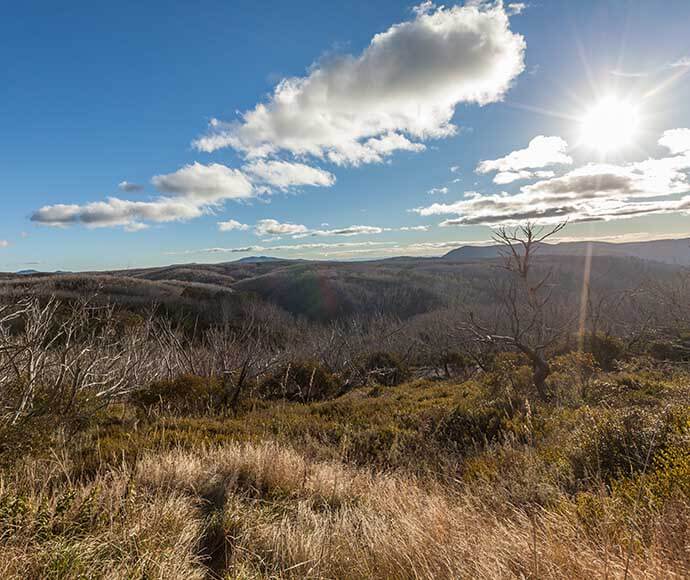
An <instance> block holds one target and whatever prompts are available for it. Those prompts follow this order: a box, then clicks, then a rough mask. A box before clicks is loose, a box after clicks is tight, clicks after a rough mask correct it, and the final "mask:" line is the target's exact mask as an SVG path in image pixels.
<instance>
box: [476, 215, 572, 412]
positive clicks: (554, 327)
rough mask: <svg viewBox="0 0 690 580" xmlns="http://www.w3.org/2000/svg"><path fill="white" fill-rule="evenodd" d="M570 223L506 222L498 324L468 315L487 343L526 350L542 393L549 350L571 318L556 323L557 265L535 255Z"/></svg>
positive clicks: (500, 238) (499, 237) (501, 233)
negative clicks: (538, 261)
mask: <svg viewBox="0 0 690 580" xmlns="http://www.w3.org/2000/svg"><path fill="white" fill-rule="evenodd" d="M565 225H566V223H560V224H558V225H556V226H553V227H551V228H548V229H547V228H543V227H538V226H536V225H535V224H532V223H527V224H525V225H522V226H518V227H516V228H511V229H508V228H505V227H502V228H500V229H498V230H497V232H496V233H495V235H494V240H495V241H496V242H497V243H498V244H499V246H500V249H499V252H500V254H501V257H502V258H503V263H502V266H501V267H502V269H503V270H505V271H506V272H507V273H508V278H507V280H501V281H498V282H496V283H495V284H494V291H495V294H496V299H497V307H498V309H497V312H496V314H495V317H496V320H494V321H493V324H489V323H487V322H482V321H479V320H477V317H476V316H475V315H474V313H470V315H469V328H470V330H471V331H472V332H473V334H474V335H475V337H476V339H477V340H479V341H483V342H488V343H497V342H502V343H505V344H508V345H510V346H512V347H513V348H515V349H517V350H518V351H520V352H521V353H523V354H524V355H525V356H526V357H527V359H528V360H529V362H530V365H531V366H532V380H533V382H534V385H535V387H536V389H537V392H538V394H539V397H540V398H542V399H544V398H546V397H547V396H548V393H547V388H546V379H547V377H548V376H549V374H550V373H551V368H550V366H549V363H548V360H547V356H546V351H547V349H548V348H549V347H550V346H552V345H553V344H554V343H555V341H556V340H557V339H558V338H559V337H560V336H561V335H562V333H563V332H564V330H566V329H567V328H568V326H569V324H554V314H555V312H554V311H553V310H552V307H553V293H554V285H553V284H552V283H551V277H552V273H553V272H552V270H551V269H547V270H546V271H544V270H541V271H540V270H539V269H538V268H536V267H535V264H534V257H535V254H536V253H537V252H538V250H539V246H540V245H541V244H543V243H544V242H545V241H546V240H547V239H548V238H550V237H551V236H553V235H555V234H557V233H558V232H560V231H561V230H562V229H563V228H564V227H565Z"/></svg>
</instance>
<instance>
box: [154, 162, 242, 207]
mask: <svg viewBox="0 0 690 580" xmlns="http://www.w3.org/2000/svg"><path fill="white" fill-rule="evenodd" d="M151 182H152V183H153V185H155V186H156V188H157V189H158V190H159V191H161V192H164V193H173V194H175V195H178V196H181V197H184V198H186V199H188V200H190V201H193V202H195V203H201V204H215V203H219V202H222V201H224V200H227V199H246V198H249V197H253V196H254V195H256V192H255V191H254V189H253V187H252V184H251V182H250V181H249V179H247V176H246V175H244V173H242V172H241V171H240V170H238V169H231V168H230V167H226V166H225V165H221V164H219V163H211V164H210V165H202V164H201V163H193V164H191V165H185V166H184V167H183V168H181V169H178V170H177V171H175V172H174V173H168V174H167V175H156V176H155V177H153V179H151Z"/></svg>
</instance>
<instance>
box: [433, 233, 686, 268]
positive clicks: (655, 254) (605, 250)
mask: <svg viewBox="0 0 690 580" xmlns="http://www.w3.org/2000/svg"><path fill="white" fill-rule="evenodd" d="M590 251H591V253H592V255H593V256H618V257H634V258H640V259H642V260H654V261H656V262H663V263H665V264H674V265H678V266H690V238H682V239H679V240H651V241H648V242H623V243H612V242H560V243H556V244H547V243H543V244H540V246H539V251H538V255H540V256H558V255H562V256H585V255H586V254H587V253H588V252H590ZM500 252H501V246H499V245H492V246H462V247H461V248H457V249H455V250H451V251H450V252H448V253H447V254H445V255H444V256H443V259H444V260H453V261H458V262H471V261H475V260H488V259H495V258H498V257H500V256H501V253H500Z"/></svg>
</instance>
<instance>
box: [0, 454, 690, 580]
mask: <svg viewBox="0 0 690 580" xmlns="http://www.w3.org/2000/svg"><path fill="white" fill-rule="evenodd" d="M68 472H69V470H68V469H66V468H65V466H64V465H61V462H59V461H57V460H55V461H53V462H49V463H42V464H36V463H34V464H30V465H27V466H25V467H24V468H23V471H22V472H20V473H17V474H16V477H15V478H14V479H13V480H12V481H3V482H2V487H1V488H0V506H1V507H0V509H1V510H2V511H1V513H2V526H3V531H2V536H1V538H0V539H1V542H0V550H1V555H2V558H1V559H0V577H2V578H79V577H89V578H144V577H146V578H201V577H204V575H208V574H209V573H210V572H209V567H210V570H211V571H215V572H216V573H217V574H218V575H222V576H223V577H225V578H347V579H359V578H362V579H364V578H415V579H417V578H458V577H470V578H520V577H523V578H524V577H527V578H622V577H623V576H624V573H625V569H626V564H627V565H628V568H629V572H628V577H629V578H682V577H686V576H684V573H685V574H687V570H683V568H682V565H681V564H680V563H679V562H681V561H682V559H680V560H679V559H678V557H677V556H678V554H676V555H675V556H674V555H673V554H669V551H668V546H667V545H664V544H663V542H661V541H659V542H652V543H651V544H650V545H647V546H645V547H642V546H634V549H633V550H632V551H630V560H629V562H628V555H629V552H628V550H627V547H626V546H625V545H622V544H621V543H618V544H616V543H614V542H613V541H611V540H607V537H606V534H605V533H603V532H602V533H601V534H599V535H598V536H597V535H596V534H594V535H593V534H592V531H591V529H589V530H586V529H585V528H584V527H583V526H582V525H580V524H579V523H578V521H579V520H578V518H577V517H576V516H575V514H574V512H573V510H574V506H573V505H571V504H569V503H567V502H566V501H565V500H564V502H563V505H562V506H561V507H559V508H557V509H553V510H549V511H547V510H543V509H539V510H535V511H533V512H532V513H528V512H527V511H524V510H520V509H517V508H514V509H508V510H503V512H502V513H501V514H498V513H496V512H495V511H494V510H493V509H491V508H490V507H488V506H487V505H485V504H482V503H480V502H479V500H478V499H477V497H479V496H480V494H477V493H474V491H473V490H468V489H463V488H462V487H461V486H458V485H454V486H453V487H452V488H451V487H448V486H445V485H441V484H439V483H431V482H428V481H422V480H419V479H415V478H413V477H410V476H404V475H401V474H393V473H389V474H385V473H370V472H368V471H364V470H358V469H354V468H351V467H348V466H346V465H344V464H341V463H338V462H317V461H311V460H309V459H307V458H306V457H304V456H303V455H301V454H299V453H297V452H295V451H294V450H292V449H290V448H287V447H284V446H279V445H277V444H274V443H264V444H230V445H225V446H222V447H216V448H207V449H200V450H196V451H182V450H175V451H171V452H168V453H167V454H163V455H154V454H151V455H148V456H145V457H143V458H142V459H140V460H139V461H138V462H137V463H136V465H134V466H132V467H131V468H128V467H126V466H124V467H122V468H118V469H115V468H110V469H107V470H104V471H103V472H102V473H100V474H99V475H98V476H97V477H96V478H95V479H94V480H93V481H92V482H90V483H88V484H83V485H80V484H76V483H71V482H70V481H69V479H68V477H67V476H66V475H65V474H67V473H68ZM27 482H29V483H27ZM39 482H40V483H39ZM19 504H21V507H20V506H19ZM13 506H14V507H13ZM687 507H688V506H684V509H685V512H684V513H686V514H687V513H688V510H687ZM679 513H680V512H679ZM603 529H604V528H602V530H603ZM678 529H679V530H681V532H682V530H685V533H687V530H688V528H687V521H686V522H685V527H682V526H681V527H680V528H678ZM659 536H660V537H663V535H662V534H660V535H659ZM685 539H686V540H687V538H685ZM677 540H678V538H676V541H677ZM677 543H678V546H679V547H678V548H677V549H678V550H680V551H683V550H687V541H685V542H683V541H682V540H681V541H680V542H677ZM204 564H206V566H205V565H204Z"/></svg>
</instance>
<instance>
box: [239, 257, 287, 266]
mask: <svg viewBox="0 0 690 580" xmlns="http://www.w3.org/2000/svg"><path fill="white" fill-rule="evenodd" d="M235 261H236V262H237V263H238V264H263V263H265V262H283V261H284V260H283V259H282V258H274V257H272V256H247V257H246V258H240V259H239V260H235Z"/></svg>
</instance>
